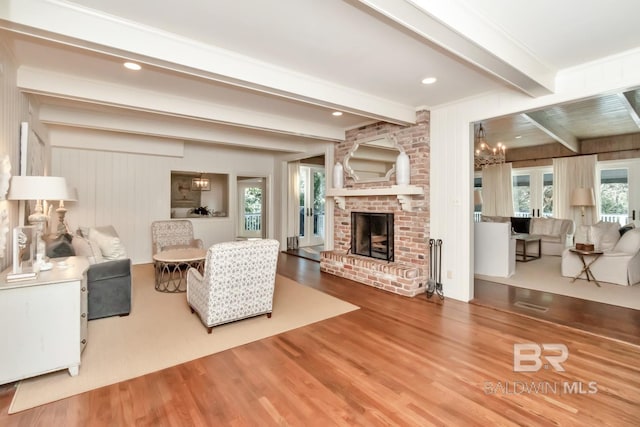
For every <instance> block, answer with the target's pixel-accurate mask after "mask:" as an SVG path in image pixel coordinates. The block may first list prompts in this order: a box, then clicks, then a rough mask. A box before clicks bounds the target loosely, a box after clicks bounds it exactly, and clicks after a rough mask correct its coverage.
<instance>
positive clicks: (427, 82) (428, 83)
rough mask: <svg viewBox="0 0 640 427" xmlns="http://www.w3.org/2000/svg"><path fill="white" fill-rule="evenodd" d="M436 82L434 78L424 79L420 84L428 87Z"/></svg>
mask: <svg viewBox="0 0 640 427" xmlns="http://www.w3.org/2000/svg"><path fill="white" fill-rule="evenodd" d="M437 81H438V79H436V78H435V77H425V78H424V79H422V84H423V85H430V84H434V83H435V82H437Z"/></svg>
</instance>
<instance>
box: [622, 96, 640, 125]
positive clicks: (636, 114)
mask: <svg viewBox="0 0 640 427" xmlns="http://www.w3.org/2000/svg"><path fill="white" fill-rule="evenodd" d="M618 97H619V98H620V102H622V105H624V107H625V108H626V109H627V112H628V113H629V116H630V117H631V120H633V121H634V122H635V124H636V126H638V128H640V105H638V101H637V100H636V96H635V91H629V92H624V93H619V94H618Z"/></svg>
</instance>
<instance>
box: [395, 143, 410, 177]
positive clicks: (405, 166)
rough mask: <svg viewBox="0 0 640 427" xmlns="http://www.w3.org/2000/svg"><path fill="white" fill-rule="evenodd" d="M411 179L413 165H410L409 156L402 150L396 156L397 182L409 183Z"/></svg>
mask: <svg viewBox="0 0 640 427" xmlns="http://www.w3.org/2000/svg"><path fill="white" fill-rule="evenodd" d="M410 180H411V166H410V165H409V156H407V153H405V152H404V151H402V152H401V153H400V154H398V157H397V158H396V184H398V185H409V181H410Z"/></svg>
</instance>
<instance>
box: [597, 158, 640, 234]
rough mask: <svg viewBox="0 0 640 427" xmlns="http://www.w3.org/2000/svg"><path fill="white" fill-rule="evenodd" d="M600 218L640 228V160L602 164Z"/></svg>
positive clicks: (604, 162)
mask: <svg viewBox="0 0 640 427" xmlns="http://www.w3.org/2000/svg"><path fill="white" fill-rule="evenodd" d="M597 177H598V180H599V183H598V184H599V192H598V203H599V211H600V219H601V220H604V221H610V222H619V223H620V225H626V224H630V223H634V224H635V225H636V226H640V184H638V183H639V181H638V180H640V159H630V160H624V161H621V160H617V161H603V162H598V168H597Z"/></svg>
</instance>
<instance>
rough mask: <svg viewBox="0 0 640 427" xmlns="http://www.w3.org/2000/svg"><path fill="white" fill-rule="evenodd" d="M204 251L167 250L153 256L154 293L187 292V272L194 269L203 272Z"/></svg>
mask: <svg viewBox="0 0 640 427" xmlns="http://www.w3.org/2000/svg"><path fill="white" fill-rule="evenodd" d="M206 256H207V250H206V249H199V248H185V249H169V250H167V251H162V252H158V253H157V254H155V255H154V256H153V265H154V268H155V275H156V291H159V292H185V291H186V290H187V280H186V275H187V270H189V268H196V269H198V271H200V273H202V272H203V271H204V260H205V258H206Z"/></svg>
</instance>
